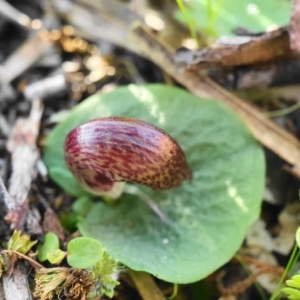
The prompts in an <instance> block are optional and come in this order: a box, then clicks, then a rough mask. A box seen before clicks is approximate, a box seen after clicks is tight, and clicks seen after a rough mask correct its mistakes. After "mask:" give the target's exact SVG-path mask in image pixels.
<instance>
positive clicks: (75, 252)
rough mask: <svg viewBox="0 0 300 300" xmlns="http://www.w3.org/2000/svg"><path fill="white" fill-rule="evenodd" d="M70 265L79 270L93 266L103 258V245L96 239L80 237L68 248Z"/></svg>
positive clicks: (71, 242)
mask: <svg viewBox="0 0 300 300" xmlns="http://www.w3.org/2000/svg"><path fill="white" fill-rule="evenodd" d="M67 251H68V256H67V261H68V264H69V265H70V266H71V267H73V268H77V269H85V268H89V267H91V266H93V265H94V264H96V263H97V262H98V261H100V259H101V258H102V256H103V247H102V244H101V243H100V242H98V241H96V240H94V239H91V238H87V237H79V238H75V239H73V240H71V241H70V242H69V243H68V247H67Z"/></svg>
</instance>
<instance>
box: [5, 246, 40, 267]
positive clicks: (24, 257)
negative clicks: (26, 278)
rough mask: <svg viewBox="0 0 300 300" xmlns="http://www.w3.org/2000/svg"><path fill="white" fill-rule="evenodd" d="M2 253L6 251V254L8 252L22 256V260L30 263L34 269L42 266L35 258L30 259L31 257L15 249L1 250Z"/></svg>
mask: <svg viewBox="0 0 300 300" xmlns="http://www.w3.org/2000/svg"><path fill="white" fill-rule="evenodd" d="M1 252H2V253H6V254H10V253H14V254H16V255H17V256H18V257H20V258H23V259H24V260H26V261H27V262H29V263H30V265H31V266H32V267H34V268H35V269H41V268H44V266H43V265H41V264H39V263H38V262H37V261H36V260H34V259H32V258H31V257H29V256H27V255H25V254H22V253H20V252H17V251H14V250H2V251H1Z"/></svg>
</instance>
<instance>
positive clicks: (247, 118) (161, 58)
mask: <svg viewBox="0 0 300 300" xmlns="http://www.w3.org/2000/svg"><path fill="white" fill-rule="evenodd" d="M131 41H132V43H134V44H135V46H136V48H137V51H138V52H139V53H140V54H142V55H144V56H146V57H147V58H149V59H150V60H152V61H153V62H154V63H156V64H157V65H158V66H160V67H161V68H162V69H163V70H164V71H165V72H167V73H168V74H170V75H171V76H172V77H173V78H174V79H176V80H177V81H178V82H179V83H181V84H182V85H184V86H185V87H186V88H187V89H188V90H189V91H191V92H192V93H193V94H194V95H196V96H198V97H201V98H209V99H214V100H216V101H221V102H224V103H225V104H226V105H228V106H229V107H230V108H231V109H233V110H234V111H235V112H236V113H237V114H238V115H239V116H240V117H241V118H242V119H243V120H244V122H245V123H246V125H247V126H248V127H249V129H250V130H251V131H252V133H253V135H254V137H255V138H256V139H257V140H258V141H259V142H261V143H262V144H263V145H264V146H266V147H267V148H269V149H270V150H272V151H273V152H274V153H276V154H277V155H278V156H280V157H281V158H282V159H284V160H285V161H287V162H288V163H289V164H291V165H292V166H293V168H294V172H295V173H296V174H298V178H300V142H299V140H298V139H296V138H295V137H294V136H292V135H291V134H290V133H288V132H287V131H285V130H284V129H282V128H280V127H278V126H277V125H276V124H275V123H273V122H272V121H270V120H268V119H267V118H266V117H265V116H264V114H262V113H261V112H260V111H259V110H258V109H257V108H255V107H254V106H252V105H251V104H249V103H247V102H245V101H243V100H242V99H240V98H238V97H237V96H235V95H233V94H232V93H230V92H228V91H227V90H225V89H224V88H222V87H221V86H220V85H218V84H217V83H215V82H214V81H213V80H211V79H210V78H209V77H207V76H205V75H202V74H200V73H196V72H193V71H191V72H184V70H182V69H180V67H179V66H177V65H176V64H175V63H174V62H173V53H174V50H173V49H170V48H168V47H167V46H166V45H164V44H163V43H162V42H161V41H159V40H158V39H157V37H156V36H154V35H153V34H151V33H149V32H148V31H147V30H146V29H144V28H143V27H142V26H139V25H138V26H135V27H134V28H133V31H132V35H131Z"/></svg>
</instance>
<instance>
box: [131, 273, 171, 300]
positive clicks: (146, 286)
mask: <svg viewBox="0 0 300 300" xmlns="http://www.w3.org/2000/svg"><path fill="white" fill-rule="evenodd" d="M129 274H130V277H131V278H132V280H133V282H134V284H135V286H136V288H137V290H138V291H139V293H140V295H141V297H142V298H143V300H165V297H164V295H163V293H162V291H161V290H160V289H159V288H158V286H157V285H156V283H155V281H154V280H153V278H152V277H151V275H150V274H148V273H145V272H136V271H133V270H130V272H129Z"/></svg>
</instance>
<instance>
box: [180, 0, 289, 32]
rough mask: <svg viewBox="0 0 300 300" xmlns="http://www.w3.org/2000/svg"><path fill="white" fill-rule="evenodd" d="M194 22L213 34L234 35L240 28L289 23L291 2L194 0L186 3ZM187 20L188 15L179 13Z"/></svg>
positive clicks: (284, 0)
mask: <svg viewBox="0 0 300 300" xmlns="http://www.w3.org/2000/svg"><path fill="white" fill-rule="evenodd" d="M186 9H187V14H188V16H189V19H190V21H191V22H193V23H194V24H196V26H197V27H198V28H199V29H200V31H202V32H206V33H207V34H208V35H210V36H221V35H233V30H234V29H235V28H238V27H242V28H247V29H248V30H250V31H252V32H262V31H266V30H267V29H268V28H274V27H279V26H284V25H287V24H288V23H289V19H290V12H291V1H288V0H264V1H262V0H230V1H225V0H190V1H189V4H188V5H187V6H186ZM176 16H177V17H178V18H179V20H181V21H182V22H184V16H183V15H182V13H181V12H179V11H178V13H177V15H176Z"/></svg>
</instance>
